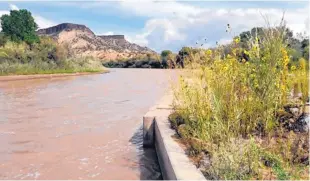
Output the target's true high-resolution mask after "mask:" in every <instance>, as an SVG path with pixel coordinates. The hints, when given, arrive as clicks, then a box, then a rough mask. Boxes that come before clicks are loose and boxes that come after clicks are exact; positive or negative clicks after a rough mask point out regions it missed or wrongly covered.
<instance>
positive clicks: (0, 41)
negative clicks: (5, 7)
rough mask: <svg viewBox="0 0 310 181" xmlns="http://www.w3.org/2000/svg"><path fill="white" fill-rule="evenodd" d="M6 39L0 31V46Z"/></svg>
mask: <svg viewBox="0 0 310 181" xmlns="http://www.w3.org/2000/svg"><path fill="white" fill-rule="evenodd" d="M6 41H7V37H6V36H5V35H4V33H1V32H0V47H3V46H4V45H5V43H6Z"/></svg>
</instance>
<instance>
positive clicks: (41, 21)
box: [0, 4, 57, 30]
mask: <svg viewBox="0 0 310 181" xmlns="http://www.w3.org/2000/svg"><path fill="white" fill-rule="evenodd" d="M9 7H10V10H19V8H18V7H17V6H16V5H14V4H9ZM4 14H10V12H9V11H8V10H0V17H1V16H2V15H4ZM32 16H33V18H34V20H35V22H36V23H37V24H38V26H39V28H48V27H51V26H54V25H56V24H57V23H56V22H54V21H52V20H49V19H47V18H44V17H42V16H40V15H38V14H32ZM0 30H1V26H0Z"/></svg>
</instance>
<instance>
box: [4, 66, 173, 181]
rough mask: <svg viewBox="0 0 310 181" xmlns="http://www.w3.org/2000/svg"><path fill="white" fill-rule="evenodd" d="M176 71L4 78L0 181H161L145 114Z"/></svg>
mask: <svg viewBox="0 0 310 181" xmlns="http://www.w3.org/2000/svg"><path fill="white" fill-rule="evenodd" d="M170 78H173V80H175V78H176V72H175V71H173V70H155V69H151V70H150V69H111V72H110V73H107V74H96V75H84V76H74V77H63V78H53V79H34V80H16V81H2V82H1V80H0V145H1V146H0V179H10V180H16V179H39V180H42V179H51V180H56V179H63V180H65V179H72V180H76V179H143V180H145V179H161V178H162V177H161V173H160V168H159V165H158V162H157V157H156V153H155V150H154V149H143V147H142V127H141V126H142V116H143V115H144V114H145V113H146V112H147V110H148V109H149V108H150V107H151V106H153V105H154V103H155V102H156V101H157V100H158V99H159V98H160V97H161V96H163V94H164V92H165V91H166V90H167V89H169V86H170V85H171V82H170V80H171V79H170Z"/></svg>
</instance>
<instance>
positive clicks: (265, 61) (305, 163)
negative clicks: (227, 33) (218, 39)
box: [170, 24, 309, 180]
mask: <svg viewBox="0 0 310 181" xmlns="http://www.w3.org/2000/svg"><path fill="white" fill-rule="evenodd" d="M252 31H253V30H252ZM245 34H247V38H244V37H246V36H245V35H244V33H243V34H241V35H240V36H238V37H233V42H232V43H231V44H229V45H226V46H218V47H217V48H216V49H209V50H203V49H196V50H195V51H196V52H194V51H193V49H190V48H184V49H183V50H182V51H181V53H179V55H181V58H182V60H183V61H184V65H185V67H186V68H187V69H190V71H186V72H187V74H186V77H182V78H181V80H180V84H179V86H178V88H175V90H174V93H175V100H176V102H175V110H176V112H175V113H174V114H173V115H171V116H170V121H171V125H172V127H173V128H174V129H176V131H177V133H178V135H179V136H180V137H181V139H182V140H183V141H184V142H185V144H186V145H187V146H188V151H189V155H192V156H193V155H194V156H195V157H197V158H200V159H199V160H200V161H198V162H197V166H198V167H199V168H200V169H201V170H202V171H203V173H204V174H205V176H206V178H207V179H225V180H244V179H268V180H269V179H278V180H282V179H285V180H289V179H307V180H308V179H309V137H308V133H307V131H306V130H305V129H304V128H303V127H302V126H301V125H302V124H303V123H304V122H302V121H303V120H302V119H303V117H302V116H303V113H302V112H303V109H304V107H305V103H306V102H307V101H309V77H308V76H307V75H308V73H309V71H308V66H309V61H306V60H305V59H304V58H303V57H302V56H308V55H304V54H300V55H298V57H297V58H298V60H295V59H296V57H294V56H293V54H292V51H291V50H292V44H290V41H292V36H291V34H290V31H288V29H287V28H286V27H285V26H284V24H280V25H279V26H278V27H269V28H263V29H260V30H258V31H256V32H254V33H252V34H251V33H245ZM306 46H309V45H302V46H300V47H306ZM294 49H295V50H296V49H297V48H294ZM300 93H301V95H300ZM294 110H297V113H296V112H294ZM305 132H306V133H305ZM201 160H204V162H202V163H204V164H202V163H200V162H201ZM205 163H209V164H205Z"/></svg>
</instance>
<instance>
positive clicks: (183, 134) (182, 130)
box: [177, 124, 188, 138]
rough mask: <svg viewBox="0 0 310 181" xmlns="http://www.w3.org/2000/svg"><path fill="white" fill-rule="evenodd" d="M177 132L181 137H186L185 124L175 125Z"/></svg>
mask: <svg viewBox="0 0 310 181" xmlns="http://www.w3.org/2000/svg"><path fill="white" fill-rule="evenodd" d="M177 133H178V135H179V136H180V137H181V138H187V137H188V132H187V129H186V125H185V124H181V125H179V126H178V127H177Z"/></svg>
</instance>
